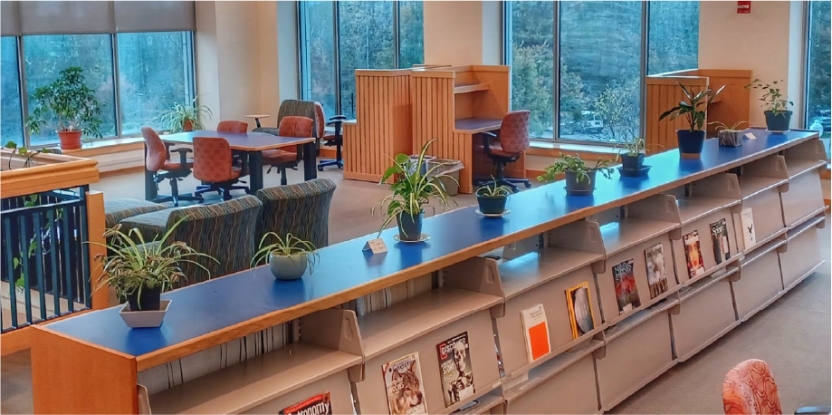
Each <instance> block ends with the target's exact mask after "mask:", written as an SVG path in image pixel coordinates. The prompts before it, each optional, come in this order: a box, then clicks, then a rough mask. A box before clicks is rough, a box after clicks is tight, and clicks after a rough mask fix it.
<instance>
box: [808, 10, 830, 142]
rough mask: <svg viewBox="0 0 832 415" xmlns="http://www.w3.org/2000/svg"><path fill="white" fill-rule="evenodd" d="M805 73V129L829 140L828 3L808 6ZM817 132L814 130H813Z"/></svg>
mask: <svg viewBox="0 0 832 415" xmlns="http://www.w3.org/2000/svg"><path fill="white" fill-rule="evenodd" d="M808 4H809V46H808V48H807V52H808V65H807V69H808V71H807V72H808V73H807V78H806V127H811V126H812V125H813V124H814V125H815V126H817V125H818V124H820V126H821V127H823V138H827V139H828V138H829V118H830V103H829V100H830V96H829V90H830V73H829V62H830V53H829V44H830V36H829V23H830V22H829V14H830V9H829V2H828V1H812V2H809V3H808ZM816 128H817V127H816Z"/></svg>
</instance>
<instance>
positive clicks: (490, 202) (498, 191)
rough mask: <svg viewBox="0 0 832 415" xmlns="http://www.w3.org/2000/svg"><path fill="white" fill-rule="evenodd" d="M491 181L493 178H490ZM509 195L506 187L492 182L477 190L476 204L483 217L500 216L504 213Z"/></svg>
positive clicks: (509, 192)
mask: <svg viewBox="0 0 832 415" xmlns="http://www.w3.org/2000/svg"><path fill="white" fill-rule="evenodd" d="M492 179H493V178H492ZM509 194H511V189H509V188H508V187H507V186H503V185H500V184H498V183H497V182H496V181H492V182H491V183H488V184H486V185H483V186H480V187H479V188H478V189H477V204H479V207H480V213H482V214H483V215H500V214H502V213H503V212H505V211H506V201H508V196H509Z"/></svg>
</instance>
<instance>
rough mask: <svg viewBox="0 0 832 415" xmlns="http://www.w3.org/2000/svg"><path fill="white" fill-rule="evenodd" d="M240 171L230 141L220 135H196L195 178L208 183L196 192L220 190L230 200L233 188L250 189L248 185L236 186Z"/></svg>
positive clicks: (225, 198)
mask: <svg viewBox="0 0 832 415" xmlns="http://www.w3.org/2000/svg"><path fill="white" fill-rule="evenodd" d="M240 173H241V170H240V168H239V167H235V166H234V161H233V157H232V155H231V147H229V145H228V141H226V140H225V139H224V138H219V137H194V178H196V179H197V180H201V181H202V182H203V183H206V184H207V186H205V187H204V188H201V189H199V190H197V191H196V194H198V195H201V194H202V193H205V192H212V191H219V192H222V199H223V200H230V199H231V190H234V189H244V190H246V191H248V187H245V186H234V184H235V183H237V181H238V180H239V178H240Z"/></svg>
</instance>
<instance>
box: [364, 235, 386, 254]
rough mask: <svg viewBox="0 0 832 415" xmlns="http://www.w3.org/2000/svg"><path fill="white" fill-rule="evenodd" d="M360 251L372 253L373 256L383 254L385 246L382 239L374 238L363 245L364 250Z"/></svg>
mask: <svg viewBox="0 0 832 415" xmlns="http://www.w3.org/2000/svg"><path fill="white" fill-rule="evenodd" d="M361 250H362V251H372V252H373V255H375V254H383V253H385V252H387V245H385V244H384V239H381V238H376V239H370V240H369V241H367V242H366V243H365V244H364V248H362V249H361Z"/></svg>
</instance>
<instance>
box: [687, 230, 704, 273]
mask: <svg viewBox="0 0 832 415" xmlns="http://www.w3.org/2000/svg"><path fill="white" fill-rule="evenodd" d="M682 240H683V241H684V242H685V259H686V260H687V265H688V276H689V277H690V278H696V277H698V276H700V275H702V274H704V273H705V266H704V265H703V264H702V249H701V247H700V244H699V232H698V231H693V232H691V233H689V234H687V235H685V236H684V237H683V238H682Z"/></svg>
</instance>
